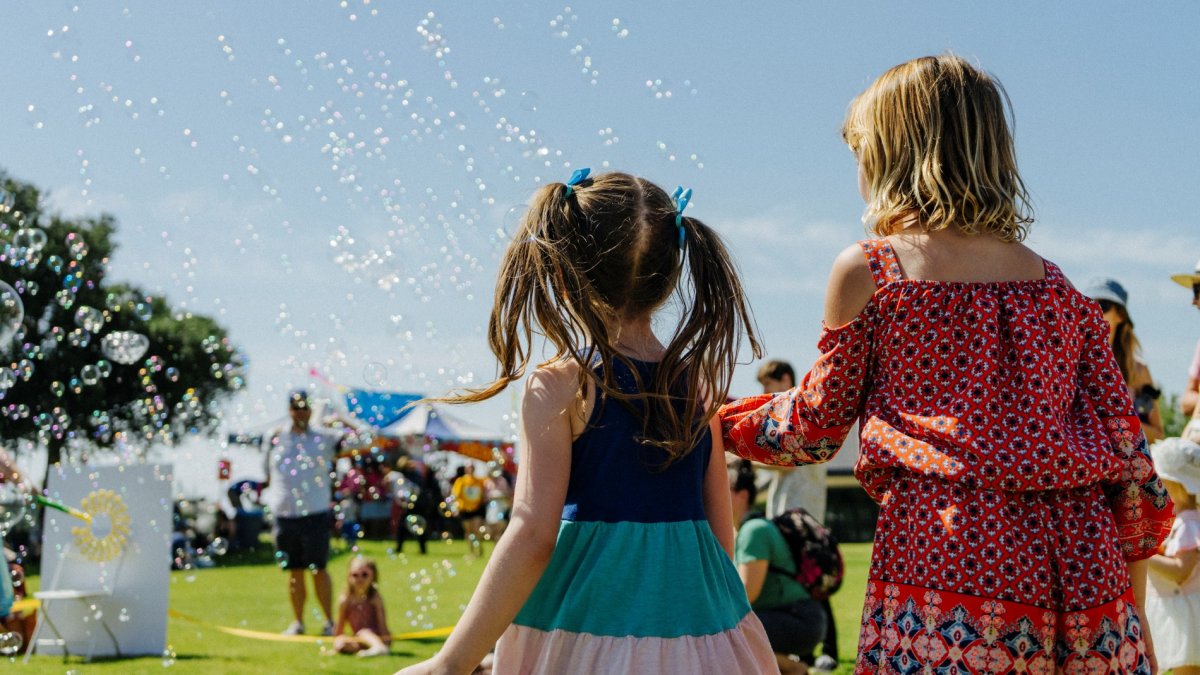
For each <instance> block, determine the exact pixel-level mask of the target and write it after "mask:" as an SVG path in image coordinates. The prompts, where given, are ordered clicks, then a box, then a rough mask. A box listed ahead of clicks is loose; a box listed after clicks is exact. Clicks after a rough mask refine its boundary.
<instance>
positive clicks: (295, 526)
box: [264, 390, 342, 635]
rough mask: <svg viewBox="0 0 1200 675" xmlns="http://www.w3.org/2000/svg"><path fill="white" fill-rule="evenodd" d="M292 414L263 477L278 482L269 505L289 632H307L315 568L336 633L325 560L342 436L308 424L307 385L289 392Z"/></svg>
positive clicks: (273, 443)
mask: <svg viewBox="0 0 1200 675" xmlns="http://www.w3.org/2000/svg"><path fill="white" fill-rule="evenodd" d="M288 414H289V415H290V417H291V420H292V421H291V425H290V426H288V427H287V428H286V429H284V430H282V431H279V432H276V433H274V434H272V435H271V436H270V437H269V440H268V442H269V445H268V447H267V449H266V450H267V452H266V467H265V473H266V475H267V482H266V483H264V486H266V485H270V486H271V487H273V488H274V489H273V499H272V501H271V503H270V504H269V507H270V509H271V513H272V514H273V515H274V517H275V527H274V532H273V534H274V538H275V555H276V559H277V561H278V562H279V566H280V567H281V568H282V569H283V570H285V571H286V572H287V574H288V599H289V600H290V601H291V605H292V615H293V617H294V621H292V623H291V624H290V625H289V626H288V627H287V629H286V630H284V634H285V635H302V634H303V633H304V602H305V599H306V593H305V589H304V573H305V571H306V570H312V578H313V591H314V593H315V594H316V596H317V603H318V604H319V605H320V607H321V611H322V612H323V614H324V618H325V625H324V627H323V628H322V629H321V634H322V635H332V634H333V584H332V582H331V581H330V579H329V573H328V572H327V571H325V564H326V563H327V562H328V561H329V533H330V529H331V528H332V527H333V521H332V515H331V510H330V501H331V500H332V498H333V475H334V474H333V462H334V458H335V457H337V451H338V448H339V447H340V445H341V443H342V436H340V435H339V434H335V433H333V432H331V431H329V430H327V429H317V428H315V427H311V426H309V421H310V420H311V419H312V407H311V405H310V403H309V399H308V393H307V392H305V391H303V390H297V391H293V392H292V393H291V394H290V395H289V396H288Z"/></svg>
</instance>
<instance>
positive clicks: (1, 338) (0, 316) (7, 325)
mask: <svg viewBox="0 0 1200 675" xmlns="http://www.w3.org/2000/svg"><path fill="white" fill-rule="evenodd" d="M24 320H25V303H23V302H21V296H20V295H19V294H18V293H17V291H16V289H15V288H13V287H12V286H9V285H8V284H7V283H5V282H3V281H0V349H4V348H6V347H7V346H8V345H9V343H11V342H12V339H13V338H14V337H16V335H17V331H19V330H20V329H21V322H22V321H24Z"/></svg>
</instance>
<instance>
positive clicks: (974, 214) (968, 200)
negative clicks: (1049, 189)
mask: <svg viewBox="0 0 1200 675" xmlns="http://www.w3.org/2000/svg"><path fill="white" fill-rule="evenodd" d="M1011 110H1012V106H1011V101H1009V99H1008V94H1007V93H1006V92H1005V91H1004V88H1003V87H1002V86H1001V85H1000V83H999V82H998V81H996V80H994V79H993V78H991V77H990V76H989V75H988V74H987V73H985V72H983V71H981V70H979V69H977V68H975V67H974V66H972V65H971V64H969V63H967V61H966V60H964V59H962V58H961V57H958V56H955V55H953V54H943V55H940V56H925V57H922V58H919V59H914V60H912V61H909V62H907V63H902V64H900V65H898V66H896V67H894V68H892V69H891V70H888V71H887V72H886V73H884V74H883V75H882V76H880V78H879V79H877V80H875V82H874V84H872V85H871V86H870V87H868V88H867V89H866V91H864V92H863V93H861V94H859V95H858V96H857V97H856V98H855V99H854V101H852V102H851V104H850V109H849V111H847V113H846V120H845V122H844V123H843V124H842V138H844V139H845V140H846V143H847V144H849V146H850V149H851V150H853V151H854V154H855V157H856V158H857V159H858V163H859V167H860V170H861V171H862V172H863V176H864V177H865V179H866V181H867V186H868V191H869V193H868V199H867V208H866V213H865V217H864V220H866V221H867V222H868V223H869V225H868V227H869V229H870V230H871V231H872V232H873V233H874V234H875V235H876V236H887V235H889V234H893V233H895V232H896V231H898V230H899V229H901V228H902V227H903V223H904V221H905V220H906V219H908V218H909V217H910V216H912V215H914V214H915V215H916V216H917V217H918V219H919V222H920V223H921V226H922V227H923V228H924V229H925V231H927V232H932V231H935V230H942V229H945V228H947V227H951V226H953V227H957V228H958V229H960V230H961V231H963V232H965V233H967V234H984V233H986V234H991V235H994V236H996V237H998V238H1000V239H1002V240H1004V241H1021V240H1023V239H1024V238H1025V236H1026V235H1027V234H1028V231H1029V224H1030V223H1032V222H1033V215H1032V213H1033V209H1032V207H1031V205H1030V198H1029V194H1028V192H1026V190H1025V184H1024V183H1023V182H1022V181H1021V176H1020V174H1019V173H1018V172H1017V158H1016V152H1015V151H1014V148H1013V139H1012V134H1011V133H1010V131H1009V119H1010V117H1011Z"/></svg>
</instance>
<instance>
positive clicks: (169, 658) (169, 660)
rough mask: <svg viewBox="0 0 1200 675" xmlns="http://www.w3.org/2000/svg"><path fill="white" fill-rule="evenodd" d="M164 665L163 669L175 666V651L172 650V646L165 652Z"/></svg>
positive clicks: (163, 654)
mask: <svg viewBox="0 0 1200 675" xmlns="http://www.w3.org/2000/svg"><path fill="white" fill-rule="evenodd" d="M162 664H163V668H170V667H171V666H173V665H175V650H174V649H171V647H170V645H168V646H167V648H166V649H164V650H163V653H162Z"/></svg>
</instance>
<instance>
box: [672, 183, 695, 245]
mask: <svg viewBox="0 0 1200 675" xmlns="http://www.w3.org/2000/svg"><path fill="white" fill-rule="evenodd" d="M691 199H692V188H688V189H686V190H684V189H683V186H682V185H679V186H676V188H675V192H673V193H671V201H672V202H674V203H675V228H676V229H678V230H679V250H680V251H682V250H683V245H684V242H685V239H686V235H687V231H686V230H684V229H683V210H684V209H686V208H687V205H688V202H689V201H691Z"/></svg>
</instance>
